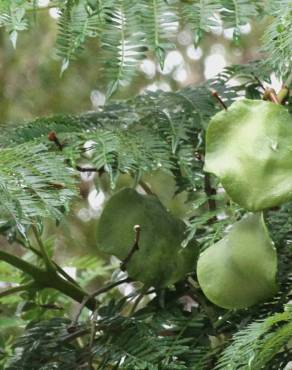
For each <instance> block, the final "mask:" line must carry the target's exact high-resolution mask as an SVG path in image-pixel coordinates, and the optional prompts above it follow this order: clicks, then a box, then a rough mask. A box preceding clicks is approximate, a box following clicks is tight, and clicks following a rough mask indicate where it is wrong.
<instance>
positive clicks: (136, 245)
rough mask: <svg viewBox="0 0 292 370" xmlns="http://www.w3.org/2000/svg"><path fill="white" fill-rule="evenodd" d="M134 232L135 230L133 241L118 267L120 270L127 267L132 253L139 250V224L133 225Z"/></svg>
mask: <svg viewBox="0 0 292 370" xmlns="http://www.w3.org/2000/svg"><path fill="white" fill-rule="evenodd" d="M134 232H135V241H134V244H133V246H132V248H131V249H130V251H129V253H128V255H127V257H126V258H125V259H124V260H123V261H122V262H121V265H120V269H121V270H122V271H125V270H126V269H127V266H128V264H129V262H130V261H131V258H132V257H133V254H134V253H135V252H136V251H138V250H139V241H140V234H141V227H140V225H135V226H134Z"/></svg>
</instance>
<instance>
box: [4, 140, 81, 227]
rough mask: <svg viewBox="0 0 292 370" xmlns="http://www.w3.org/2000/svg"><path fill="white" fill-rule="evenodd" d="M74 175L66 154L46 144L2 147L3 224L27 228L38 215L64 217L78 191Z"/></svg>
mask: <svg viewBox="0 0 292 370" xmlns="http://www.w3.org/2000/svg"><path fill="white" fill-rule="evenodd" d="M72 175H73V172H72V170H71V169H69V168H68V167H66V165H65V164H64V159H63V157H62V156H60V155H57V154H55V153H49V152H48V151H47V148H46V147H45V146H44V145H35V146H27V145H25V144H24V145H20V146H17V147H14V148H7V149H3V150H1V157H0V214H1V219H0V223H1V224H4V223H7V221H10V222H11V223H12V224H14V225H16V226H18V227H19V229H20V231H23V227H24V225H26V224H31V223H33V220H34V219H36V218H38V217H51V218H55V219H58V218H60V216H61V210H62V209H63V211H64V210H65V209H64V207H66V205H67V204H68V201H69V200H70V199H71V198H72V197H73V196H74V195H75V194H76V191H75V181H74V177H73V176H72Z"/></svg>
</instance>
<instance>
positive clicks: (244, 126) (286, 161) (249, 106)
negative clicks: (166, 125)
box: [204, 99, 292, 211]
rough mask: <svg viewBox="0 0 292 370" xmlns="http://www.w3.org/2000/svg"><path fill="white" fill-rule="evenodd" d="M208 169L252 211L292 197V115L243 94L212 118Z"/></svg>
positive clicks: (244, 206) (278, 107) (208, 139)
mask: <svg viewBox="0 0 292 370" xmlns="http://www.w3.org/2000/svg"><path fill="white" fill-rule="evenodd" d="M204 170H205V171H206V172H211V173H213V174H215V175H216V176H218V177H219V179H220V181H221V183H222V185H223V187H224V188H225V190H226V192H227V194H228V195H229V196H230V197H231V199H232V200H233V201H234V202H236V203H238V204H239V205H241V206H242V207H243V208H245V209H247V210H250V211H259V210H262V209H266V208H270V207H274V206H277V205H280V204H282V203H285V202H287V201H290V200H292V117H291V115H290V114H289V113H288V112H287V110H286V109H285V108H284V107H283V106H281V105H277V104H273V103H271V102H266V101H262V100H249V99H243V100H240V101H238V102H235V103H233V104H232V105H231V106H230V107H229V108H228V110H226V111H221V112H219V113H217V114H216V115H215V116H214V117H213V118H212V120H211V122H210V124H209V126H208V129H207V136H206V156H205V167H204Z"/></svg>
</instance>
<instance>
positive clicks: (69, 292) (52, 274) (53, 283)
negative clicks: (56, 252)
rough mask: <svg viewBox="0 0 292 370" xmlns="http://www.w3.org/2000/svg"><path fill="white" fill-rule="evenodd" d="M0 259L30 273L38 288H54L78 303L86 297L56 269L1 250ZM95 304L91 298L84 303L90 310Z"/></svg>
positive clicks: (82, 291)
mask: <svg viewBox="0 0 292 370" xmlns="http://www.w3.org/2000/svg"><path fill="white" fill-rule="evenodd" d="M0 260H2V261H4V262H7V263H8V264H10V265H12V266H14V267H16V268H17V269H19V270H21V271H23V272H24V273H26V274H28V275H30V276H31V277H32V278H33V280H34V282H35V285H36V286H37V288H38V289H44V288H53V289H56V290H57V291H59V292H61V293H63V294H65V295H66V296H68V297H70V298H72V299H73V300H75V301H77V302H79V303H81V302H83V300H84V298H85V297H88V295H89V294H88V293H87V292H85V291H84V290H83V289H81V288H79V287H78V286H76V285H75V284H73V283H71V282H70V281H67V280H65V279H63V278H62V277H61V276H59V275H58V274H57V272H56V270H50V271H47V270H42V269H40V268H38V267H35V266H34V265H32V264H30V263H29V262H26V261H24V260H22V259H21V258H19V257H17V256H14V255H13V254H10V253H7V252H4V251H1V250H0ZM96 305H97V301H96V300H95V299H93V298H91V299H89V300H88V301H87V303H86V306H87V307H88V308H89V309H90V310H92V311H93V310H94V309H95V308H96Z"/></svg>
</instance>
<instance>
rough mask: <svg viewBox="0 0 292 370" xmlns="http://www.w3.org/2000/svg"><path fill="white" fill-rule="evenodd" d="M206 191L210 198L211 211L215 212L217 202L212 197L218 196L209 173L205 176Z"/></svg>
mask: <svg viewBox="0 0 292 370" xmlns="http://www.w3.org/2000/svg"><path fill="white" fill-rule="evenodd" d="M204 191H205V193H206V195H207V197H208V206H209V211H215V210H216V201H215V199H212V197H213V196H214V195H216V189H214V188H212V186H211V181H210V174H208V173H205V176H204Z"/></svg>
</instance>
